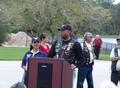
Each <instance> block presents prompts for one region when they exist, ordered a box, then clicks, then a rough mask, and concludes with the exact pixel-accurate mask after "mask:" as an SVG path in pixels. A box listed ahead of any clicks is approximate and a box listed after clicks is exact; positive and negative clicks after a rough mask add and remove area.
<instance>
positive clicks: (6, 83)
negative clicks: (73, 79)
mask: <svg viewBox="0 0 120 88" xmlns="http://www.w3.org/2000/svg"><path fill="white" fill-rule="evenodd" d="M110 64H111V63H110V61H99V60H97V61H95V65H94V70H93V77H94V84H95V88H99V85H100V83H102V82H103V81H105V80H110ZM20 65H21V62H20V61H0V88H10V86H11V85H13V84H14V83H16V82H18V81H21V80H22V74H23V70H22V69H21V68H20ZM84 86H85V87H84V88H87V87H86V82H85V85H84ZM118 88H120V86H119V87H118Z"/></svg>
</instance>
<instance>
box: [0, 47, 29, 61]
mask: <svg viewBox="0 0 120 88" xmlns="http://www.w3.org/2000/svg"><path fill="white" fill-rule="evenodd" d="M28 50H29V49H28V48H23V47H0V60H9V61H11V60H22V58H23V56H24V54H25V52H26V51H28Z"/></svg>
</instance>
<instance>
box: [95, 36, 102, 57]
mask: <svg viewBox="0 0 120 88" xmlns="http://www.w3.org/2000/svg"><path fill="white" fill-rule="evenodd" d="M101 45H102V39H101V38H100V35H96V36H95V39H94V41H93V47H94V53H95V56H96V59H99V54H100V49H101Z"/></svg>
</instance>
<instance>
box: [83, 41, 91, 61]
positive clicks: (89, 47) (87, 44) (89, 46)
mask: <svg viewBox="0 0 120 88" xmlns="http://www.w3.org/2000/svg"><path fill="white" fill-rule="evenodd" d="M85 44H86V46H87V48H88V50H89V52H90V63H92V62H93V53H92V49H93V48H92V45H91V44H89V43H87V42H85ZM81 47H82V49H83V43H81Z"/></svg>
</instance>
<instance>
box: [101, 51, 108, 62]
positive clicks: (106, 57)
mask: <svg viewBox="0 0 120 88" xmlns="http://www.w3.org/2000/svg"><path fill="white" fill-rule="evenodd" d="M100 60H107V61H109V60H110V55H109V54H105V53H101V54H100Z"/></svg>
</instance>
